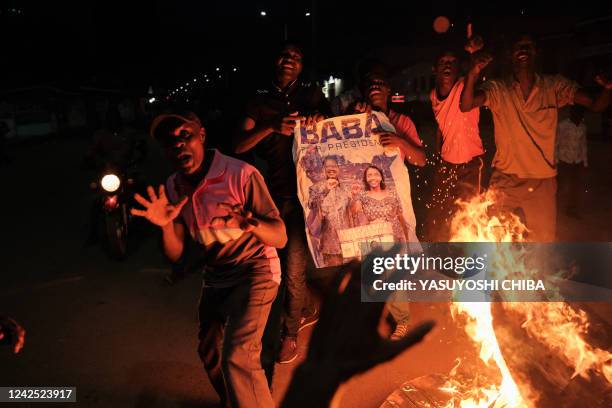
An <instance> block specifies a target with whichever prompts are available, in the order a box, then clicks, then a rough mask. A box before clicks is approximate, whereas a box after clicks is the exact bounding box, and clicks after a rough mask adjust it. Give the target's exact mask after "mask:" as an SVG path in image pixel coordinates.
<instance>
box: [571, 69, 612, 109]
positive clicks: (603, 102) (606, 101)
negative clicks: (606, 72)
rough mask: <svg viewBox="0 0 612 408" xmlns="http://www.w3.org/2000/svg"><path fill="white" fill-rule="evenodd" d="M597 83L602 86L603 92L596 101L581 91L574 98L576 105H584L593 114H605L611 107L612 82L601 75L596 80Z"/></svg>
mask: <svg viewBox="0 0 612 408" xmlns="http://www.w3.org/2000/svg"><path fill="white" fill-rule="evenodd" d="M595 81H596V82H597V83H598V84H599V85H601V86H602V89H601V92H600V93H599V95H598V96H597V98H596V99H595V100H593V98H591V97H590V96H589V95H588V94H587V93H586V92H584V91H583V90H581V89H579V90H577V91H576V95H575V96H574V103H577V104H578V105H582V106H584V107H586V108H587V109H589V110H590V111H592V112H596V113H601V112H604V111H605V110H606V109H607V108H608V106H609V105H610V94H611V93H612V80H609V79H607V78H605V77H604V76H602V75H599V76H597V77H596V78H595Z"/></svg>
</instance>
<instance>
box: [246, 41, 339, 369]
mask: <svg viewBox="0 0 612 408" xmlns="http://www.w3.org/2000/svg"><path fill="white" fill-rule="evenodd" d="M303 58H304V54H303V52H302V50H301V49H300V48H299V47H298V46H296V45H293V44H286V45H284V46H283V47H282V48H281V49H280V51H279V53H278V54H277V56H276V58H275V60H274V67H275V75H274V77H273V80H272V81H271V83H270V84H269V86H267V87H265V88H264V89H261V90H259V91H258V93H257V95H256V96H255V97H254V98H253V99H252V100H251V101H250V102H249V104H248V106H247V111H246V117H245V118H244V121H243V123H242V129H241V132H240V133H239V135H238V137H237V140H236V145H235V152H236V153H245V152H248V151H254V152H255V153H256V155H257V156H258V157H259V158H261V159H262V160H263V161H264V162H265V163H266V166H267V176H266V180H267V181H268V185H269V186H270V193H271V194H272V197H273V198H274V202H275V203H276V205H277V206H278V208H279V210H280V213H281V217H282V219H283V220H284V221H285V225H286V226H287V235H288V239H289V240H288V242H287V247H286V248H285V250H284V251H281V254H280V255H281V260H282V269H283V280H284V284H285V288H286V292H285V299H284V315H285V318H284V323H283V333H282V339H281V340H282V341H281V347H280V352H279V355H278V362H279V363H281V364H285V363H291V362H293V361H294V360H295V359H296V358H297V357H298V344H297V339H298V332H300V331H301V330H302V329H304V328H306V327H308V326H311V325H313V324H315V323H316V322H317V320H318V319H319V314H318V310H317V308H316V306H315V305H314V303H313V302H312V301H311V299H310V296H309V291H308V287H307V286H306V268H307V266H308V264H312V261H311V257H310V252H309V250H308V244H307V241H306V232H305V230H306V228H305V226H304V215H303V210H302V206H301V204H300V202H299V200H298V197H297V177H296V170H295V164H294V162H293V134H294V133H293V132H294V129H295V126H296V124H297V122H298V121H306V126H310V125H312V124H313V123H315V122H316V121H318V120H321V119H323V118H324V116H325V115H328V113H329V106H328V103H327V100H326V99H325V97H324V96H323V93H322V92H321V90H320V89H319V88H318V87H317V86H314V85H310V84H307V83H303V82H301V81H300V79H299V76H300V74H301V73H302V67H303Z"/></svg>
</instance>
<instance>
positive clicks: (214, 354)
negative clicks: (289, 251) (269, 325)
mask: <svg viewBox="0 0 612 408" xmlns="http://www.w3.org/2000/svg"><path fill="white" fill-rule="evenodd" d="M277 291H278V285H277V283H276V282H274V281H273V280H271V279H268V278H259V277H258V278H253V279H247V280H244V281H242V282H240V283H238V284H237V285H234V286H231V287H227V288H215V287H210V286H208V287H207V286H205V287H203V288H202V297H201V298H200V307H199V315H200V331H199V339H200V344H199V346H198V354H199V355H200V359H201V360H202V362H203V363H204V368H205V370H206V372H207V374H208V377H209V379H210V382H211V383H212V385H213V387H214V388H215V391H217V394H219V398H220V399H221V404H222V405H223V406H224V407H241V408H242V407H247V408H250V407H253V408H259V407H264V408H273V407H274V401H273V400H272V394H271V393H270V389H269V387H268V381H267V379H266V375H265V373H264V370H263V369H262V367H261V348H262V347H261V338H262V336H263V332H264V328H265V327H266V322H267V320H268V315H269V314H270V308H271V307H272V303H273V302H274V298H275V297H276V293H277Z"/></svg>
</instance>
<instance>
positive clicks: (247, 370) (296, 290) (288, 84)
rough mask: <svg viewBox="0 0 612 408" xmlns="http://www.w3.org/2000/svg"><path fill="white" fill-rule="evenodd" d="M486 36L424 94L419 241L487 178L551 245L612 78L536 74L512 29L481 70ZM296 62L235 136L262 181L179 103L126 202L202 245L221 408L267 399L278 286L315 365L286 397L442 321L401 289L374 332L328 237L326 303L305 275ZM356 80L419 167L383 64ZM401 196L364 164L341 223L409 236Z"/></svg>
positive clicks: (302, 101)
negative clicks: (501, 58)
mask: <svg viewBox="0 0 612 408" xmlns="http://www.w3.org/2000/svg"><path fill="white" fill-rule="evenodd" d="M482 46H483V44H482V41H480V40H479V39H478V38H473V39H471V40H470V41H469V42H468V45H467V46H466V49H465V50H466V51H467V52H468V57H469V69H468V70H467V72H466V73H465V75H464V76H462V75H461V72H460V62H461V56H460V53H458V52H456V51H450V50H449V51H445V52H443V53H441V54H440V55H439V56H438V57H437V58H436V60H435V61H434V64H433V72H434V74H435V87H434V89H432V90H431V93H430V100H431V107H432V110H433V113H434V115H435V119H436V122H437V125H438V130H437V137H436V150H437V152H438V153H439V154H440V160H439V162H438V163H437V165H436V168H435V173H434V174H435V175H434V177H433V184H434V185H433V192H432V195H431V198H430V203H431V210H430V212H429V213H428V214H427V221H426V229H425V231H424V239H425V240H426V241H428V242H444V241H446V240H448V239H449V233H450V232H449V229H448V223H449V220H450V218H451V217H452V215H453V212H454V211H455V206H456V200H457V199H467V198H469V197H472V196H474V195H476V194H478V193H480V192H481V191H482V190H483V189H484V188H485V187H487V188H489V189H494V190H495V191H497V192H498V193H499V195H498V196H499V200H500V202H499V203H498V204H500V208H502V209H503V210H504V211H512V212H515V213H518V214H519V215H520V216H521V217H522V219H523V221H524V222H525V224H526V226H527V228H528V231H529V239H530V240H532V241H535V242H553V241H554V240H555V231H556V214H557V211H556V210H557V199H556V197H557V179H556V176H557V170H558V169H559V171H562V172H567V173H568V174H573V175H574V176H572V177H570V178H569V180H571V183H570V185H569V186H568V188H570V189H571V191H574V192H575V191H576V190H575V189H576V188H578V186H579V185H580V178H581V177H583V170H584V167H586V166H587V163H588V161H587V154H586V130H585V127H584V124H583V114H584V110H585V109H589V110H591V111H594V112H602V111H604V110H605V109H606V108H607V107H608V105H609V103H610V94H611V92H612V81H611V80H609V79H607V78H605V77H604V76H598V77H597V78H596V82H597V83H598V84H599V85H600V86H601V91H600V92H599V94H598V95H597V96H596V97H595V98H593V97H591V96H590V95H589V94H588V93H587V92H585V91H584V90H582V89H581V88H580V87H579V85H578V84H577V83H576V82H574V81H571V80H569V79H567V78H565V77H563V76H561V75H543V74H540V73H538V72H536V69H535V66H536V65H535V60H536V56H537V47H536V43H535V41H534V39H533V37H531V36H529V35H519V36H517V37H516V38H515V39H514V41H512V43H511V47H510V49H509V50H508V55H509V58H510V64H511V67H512V73H511V75H510V76H508V77H503V78H497V79H488V80H486V81H482V80H481V74H482V71H483V69H484V68H485V67H486V66H487V65H488V64H490V63H491V61H492V58H491V56H490V55H489V54H487V53H486V52H485V51H484V50H483V49H482ZM303 58H304V55H303V53H302V51H301V50H300V49H299V48H298V47H296V46H294V45H287V46H285V47H284V48H283V49H282V50H281V52H280V53H279V54H278V58H277V60H276V64H275V65H276V72H275V77H274V81H273V82H272V83H271V84H270V87H269V88H268V89H266V90H264V92H260V93H258V94H257V95H256V96H255V97H254V98H253V99H252V100H251V101H250V103H249V105H248V109H247V113H246V116H245V117H244V119H243V121H242V124H241V131H240V133H239V135H238V136H237V137H236V140H235V144H234V145H235V153H236V154H239V153H244V152H248V151H250V150H254V151H255V152H256V154H257V155H258V157H259V158H261V160H262V161H263V162H264V163H265V164H266V167H267V170H266V172H265V177H264V176H262V173H261V172H260V171H259V170H258V169H257V168H255V167H254V166H252V165H250V164H247V163H246V162H244V161H241V160H239V159H236V158H233V157H230V156H228V155H225V154H222V153H221V152H220V151H218V150H216V149H206V148H205V145H206V129H205V127H204V126H203V124H202V122H201V121H200V119H199V118H198V117H197V116H196V115H195V114H193V113H191V112H184V111H178V110H173V111H169V112H167V113H164V114H162V115H160V116H158V117H157V118H156V119H155V120H154V121H153V123H152V125H151V130H150V133H151V135H152V136H153V137H154V139H155V140H156V141H157V142H158V143H159V144H160V145H161V146H162V147H163V149H164V151H165V153H166V155H167V157H168V159H169V160H170V161H171V162H172V164H173V165H174V167H175V169H176V172H175V173H174V174H172V176H171V177H169V178H168V180H167V182H166V185H165V186H164V185H162V186H159V187H158V188H157V189H155V188H153V187H151V186H149V187H148V189H147V195H148V197H143V196H141V195H138V194H137V195H136V196H135V199H136V201H138V203H140V205H141V208H134V209H132V214H133V215H135V216H141V217H144V218H146V219H147V220H148V221H150V222H151V223H152V224H155V225H157V226H159V227H160V230H161V232H162V237H163V238H162V240H163V250H164V252H165V254H166V256H167V257H168V259H169V260H170V261H172V262H179V261H181V259H182V257H183V256H184V252H185V251H184V248H185V246H186V240H188V239H191V240H193V241H194V242H195V243H196V244H197V245H199V246H200V247H201V248H202V249H203V250H204V251H205V254H206V256H205V257H204V260H205V264H204V265H202V268H203V270H204V273H203V277H204V283H203V286H202V296H201V299H200V305H199V319H200V326H199V340H200V342H199V347H198V352H199V355H200V358H201V360H202V362H203V364H204V368H205V370H206V372H207V374H208V376H209V378H210V381H211V383H212V385H213V387H214V389H215V390H216V392H217V393H218V395H219V398H220V400H221V403H222V405H223V406H227V407H273V406H274V401H273V399H272V394H271V392H270V388H269V386H268V380H267V378H266V375H265V373H264V370H263V368H262V364H261V359H260V358H261V351H262V336H263V333H264V329H265V328H266V324H267V322H268V318H269V315H270V311H271V308H272V304H273V302H274V301H275V299H276V297H277V294H278V293H279V287H280V285H281V283H282V284H283V285H284V288H285V296H284V304H283V310H284V316H283V324H282V337H281V339H282V340H281V345H280V350H279V353H278V357H277V361H278V362H279V363H290V362H292V361H294V360H295V359H296V358H297V356H298V347H297V339H298V333H299V332H300V331H301V330H302V329H304V328H305V327H308V326H311V325H314V324H316V327H315V329H314V331H313V335H312V339H311V341H310V344H309V351H308V354H307V356H306V360H305V362H304V363H302V364H301V365H300V366H299V367H298V368H297V370H296V371H295V372H294V374H293V379H292V381H291V383H290V386H289V389H288V392H287V395H286V396H285V399H284V402H283V406H287V407H301V406H304V407H306V406H308V407H311V406H326V405H327V404H328V403H329V401H330V400H331V398H332V397H333V394H334V392H335V390H336V388H337V387H338V386H339V385H340V384H341V383H342V382H343V381H346V380H347V379H348V378H350V377H351V376H353V375H355V374H357V373H360V372H363V371H365V370H367V369H369V368H371V367H373V366H374V365H376V364H378V363H380V362H383V361H387V360H389V359H391V358H393V357H394V356H396V355H397V354H398V353H400V352H402V351H403V350H405V349H406V348H407V347H409V346H411V345H413V344H415V343H416V342H418V341H420V340H421V339H422V338H423V337H424V336H425V335H426V334H427V332H429V330H431V328H432V326H433V323H431V322H428V323H424V324H422V325H419V326H417V327H414V328H412V330H410V328H411V327H410V324H409V321H408V320H409V316H410V311H409V307H408V303H406V302H401V301H400V299H393V300H392V301H390V302H388V303H387V305H386V307H388V309H389V312H390V314H391V315H392V316H393V318H394V320H395V322H396V327H395V330H394V331H393V333H392V335H391V336H390V338H389V339H383V338H381V337H380V336H379V334H378V332H377V330H376V327H377V325H378V320H379V319H380V316H381V313H382V309H383V307H385V304H384V303H373V304H367V303H361V302H360V297H359V294H360V289H359V285H360V280H359V278H358V277H356V276H357V275H358V273H359V272H358V271H359V267H358V265H357V264H354V263H353V264H349V265H340V264H342V260H339V262H336V261H338V260H337V259H335V258H334V257H337V256H338V255H337V251H335V247H336V246H337V245H338V243H337V242H331V241H330V242H326V243H324V246H325V248H327V249H329V251H327V252H325V251H324V252H323V255H324V256H327V257H329V259H328V260H329V261H330V264H331V265H338V266H335V267H333V268H331V269H330V270H329V271H327V273H328V275H329V276H332V278H333V279H332V281H333V282H334V284H333V285H331V286H330V288H329V291H328V293H327V294H326V296H325V297H324V301H323V303H322V306H319V302H316V301H315V299H314V298H313V296H312V295H311V292H310V290H309V287H308V284H307V271H308V270H311V269H312V264H313V263H312V259H311V255H310V252H309V248H308V244H307V240H306V235H305V222H306V221H305V220H304V215H303V214H304V212H303V210H302V206H301V203H300V201H299V200H298V197H297V184H296V176H295V174H296V170H295V164H294V161H293V155H292V147H293V134H294V129H295V126H296V122H298V121H301V122H306V124H307V126H312V125H313V124H316V123H317V122H319V121H321V120H323V119H325V118H328V117H330V116H331V115H332V113H331V109H330V106H329V104H328V103H327V101H326V99H325V98H324V96H323V94H322V93H321V90H320V89H318V88H317V87H314V86H308V85H306V84H304V83H302V82H300V80H299V76H300V73H301V71H302V66H303ZM359 88H360V89H359V91H360V94H361V95H362V98H361V99H360V100H356V101H354V102H353V103H350V104H347V106H346V107H345V109H344V113H345V114H351V113H359V112H370V111H372V110H375V111H378V112H381V113H383V114H385V115H386V116H387V117H388V118H389V120H390V122H391V123H392V124H393V126H394V127H395V132H394V133H383V134H381V135H379V140H380V144H381V145H382V146H384V147H396V148H398V149H399V151H400V153H401V157H402V158H403V160H404V161H405V162H406V163H409V164H411V165H415V166H424V165H425V163H426V156H425V152H424V149H423V143H422V141H421V140H420V138H419V136H418V133H417V129H416V127H415V125H414V123H413V122H412V120H411V119H410V117H408V116H407V115H404V114H401V113H398V112H395V111H393V110H392V109H390V106H389V97H390V87H389V84H388V82H387V78H386V72H385V68H384V66H383V65H382V64H380V63H372V64H369V65H368V69H367V70H366V71H365V72H363V75H361V77H360V87H359ZM565 105H572V108H571V114H570V117H569V118H568V119H567V120H564V121H562V122H561V123H559V124H558V123H557V122H558V111H559V109H560V108H562V107H563V106H565ZM481 106H486V107H487V108H488V109H489V110H490V111H491V112H492V115H493V121H494V127H495V129H494V135H495V144H496V154H495V157H494V159H493V163H492V166H493V174H492V177H491V180H490V183H489V185H488V186H484V185H483V177H482V174H483V167H484V161H483V155H484V153H485V152H484V148H483V143H482V140H481V138H480V134H479V127H478V124H479V123H478V122H479V108H480V107H481ZM324 166H325V171H326V172H330V173H334V172H336V173H337V172H338V163H336V162H334V160H332V159H328V160H326V162H325V163H324ZM328 181H329V180H325V181H324V183H325V185H321V186H318V185H316V184H315V185H313V186H312V189H313V192H315V193H316V194H313V195H312V196H317V195H319V196H321V195H323V196H324V195H325V194H328V193H329V191H330V188H329V186H328V185H327V183H328ZM347 194H348V193H347ZM570 196H571V197H572V200H570V202H568V205H567V207H566V211H567V212H568V213H569V214H570V215H574V216H576V215H578V214H577V212H578V207H579V206H580V203H579V202H577V201H576V198H578V197H579V196H580V195H579V194H575V193H572V194H570ZM315 201H316V200H315ZM319 201H322V200H319ZM398 206H399V203H398V198H397V197H396V196H395V193H391V192H389V191H386V188H385V176H384V173H383V171H381V169H380V168H378V167H377V166H375V165H371V166H368V167H367V169H366V170H365V171H364V174H363V189H362V190H361V192H360V193H359V195H358V196H357V197H356V198H354V199H352V200H351V204H350V205H346V206H345V207H346V208H348V209H349V212H348V213H347V214H346V217H347V220H345V221H346V222H349V221H348V219H349V218H350V222H351V223H356V224H357V225H359V224H360V223H361V224H367V223H368V222H370V221H371V220H372V219H385V220H386V221H388V222H390V223H392V225H393V236H394V239H395V240H396V241H397V242H406V241H409V240H410V239H411V237H410V234H408V233H407V232H406V231H404V230H403V228H402V225H403V223H402V222H399V220H400V219H401V216H402V215H401V211H400V210H399V209H398ZM396 221H397V222H396ZM338 222H340V221H338ZM323 225H325V224H323ZM24 339H25V331H24V329H23V328H22V327H21V326H20V325H19V324H18V323H17V322H15V321H14V320H13V319H11V318H8V317H2V318H0V341H3V342H8V343H10V344H11V347H12V349H13V351H14V352H15V353H17V352H19V351H20V349H21V348H22V347H23V345H24Z"/></svg>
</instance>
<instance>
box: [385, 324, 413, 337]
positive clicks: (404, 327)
mask: <svg viewBox="0 0 612 408" xmlns="http://www.w3.org/2000/svg"><path fill="white" fill-rule="evenodd" d="M409 328H410V326H409V325H408V322H407V321H401V322H399V323H398V324H397V326H395V331H394V332H393V334H391V337H389V339H391V340H401V339H402V338H403V337H404V336H405V335H406V334H408V329H409Z"/></svg>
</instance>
